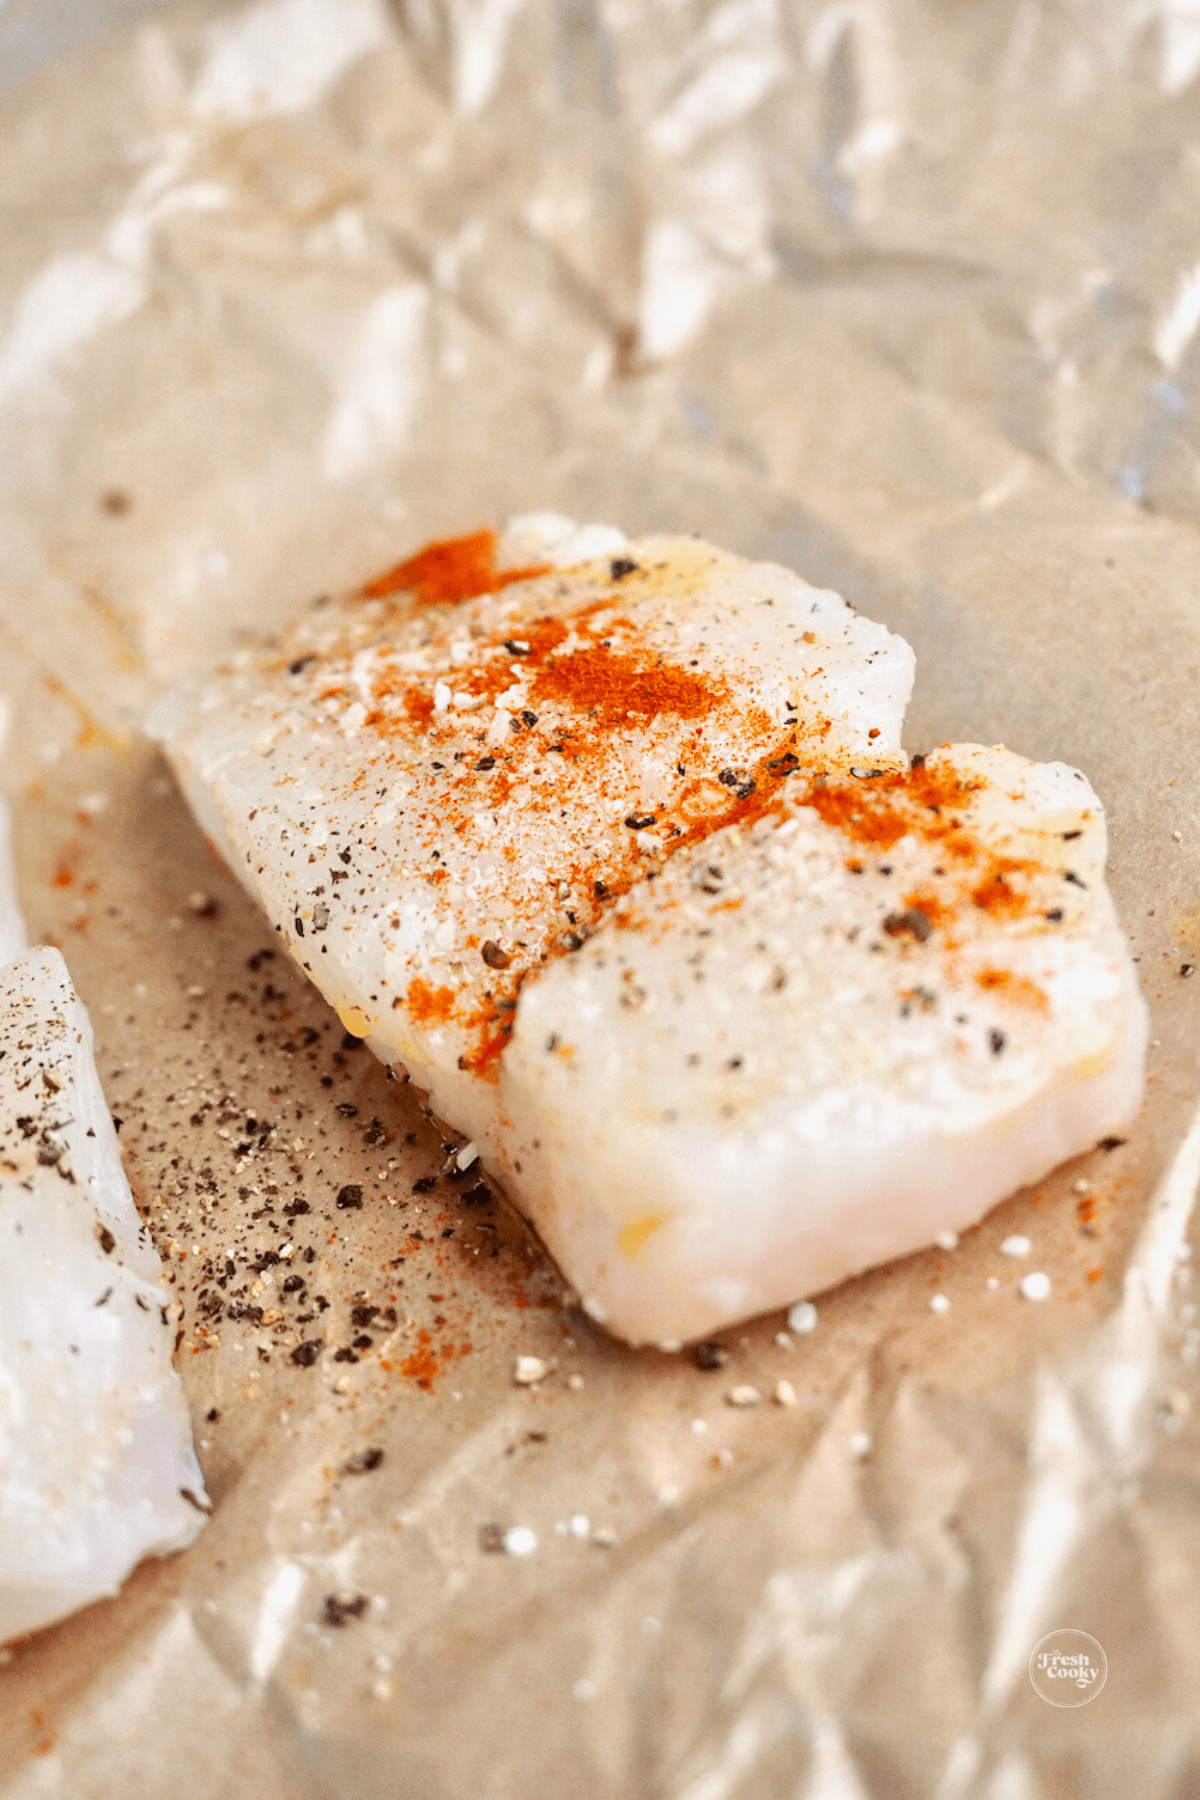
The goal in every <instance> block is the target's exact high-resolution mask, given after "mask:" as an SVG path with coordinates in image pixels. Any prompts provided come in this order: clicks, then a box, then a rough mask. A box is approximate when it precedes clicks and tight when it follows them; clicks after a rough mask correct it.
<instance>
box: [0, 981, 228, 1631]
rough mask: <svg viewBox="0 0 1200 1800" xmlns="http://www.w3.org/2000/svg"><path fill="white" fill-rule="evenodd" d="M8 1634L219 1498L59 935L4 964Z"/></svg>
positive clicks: (155, 1548) (1, 1406)
mask: <svg viewBox="0 0 1200 1800" xmlns="http://www.w3.org/2000/svg"><path fill="white" fill-rule="evenodd" d="M0 1051H2V1054H0V1642H3V1641H5V1640H7V1639H9V1638H13V1637H17V1636H20V1635H22V1634H24V1633H26V1632H30V1631H36V1630H38V1629H39V1628H40V1627H41V1626H43V1625H49V1624H52V1623H53V1622H54V1621H55V1620H56V1619H61V1618H63V1617H65V1616H66V1615H67V1614H68V1613H72V1612H75V1611H76V1610H77V1609H78V1608H79V1607H81V1606H87V1605H89V1604H90V1603H91V1602H92V1601H93V1600H99V1599H102V1598H104V1597H105V1596H107V1595H111V1594H115V1593H116V1592H117V1590H118V1589H119V1587H120V1585H121V1583H122V1582H123V1581H124V1579H125V1577H126V1576H127V1575H128V1574H129V1573H130V1571H131V1570H132V1569H133V1568H134V1566H135V1565H136V1564H137V1563H139V1562H140V1561H141V1560H142V1558H143V1557H144V1556H151V1555H154V1556H164V1555H166V1554H168V1553H169V1552H170V1551H173V1550H180V1549H182V1548H183V1547H184V1546H185V1545H186V1544H190V1543H191V1542H192V1540H193V1539H194V1538H195V1537H196V1535H197V1533H198V1532H199V1531H200V1530H201V1529H202V1527H203V1525H204V1522H205V1514H206V1513H207V1512H208V1511H209V1502H208V1499H207V1496H206V1495H205V1491H204V1478H203V1476H202V1475H201V1473H200V1468H199V1465H198V1463H197V1461H196V1456H195V1452H194V1450H193V1447H192V1432H191V1423H190V1420H189V1417H188V1409H187V1402H186V1400H185V1399H184V1394H183V1388H182V1386H181V1384H180V1381H179V1377H178V1375H177V1374H176V1372H175V1370H174V1368H173V1367H172V1363H171V1352H172V1346H173V1339H174V1331H175V1326H174V1323H173V1321H172V1313H171V1295H170V1290H169V1289H168V1288H167V1287H165V1285H164V1284H163V1281H162V1265H161V1264H160V1262H159V1259H158V1255H157V1252H156V1251H155V1249H154V1246H153V1244H152V1243H151V1241H150V1237H149V1233H148V1232H147V1230H146V1227H145V1226H144V1225H143V1224H142V1222H141V1220H140V1219H139V1217H138V1214H137V1210H136V1208H135V1206H134V1203H133V1196H132V1194H131V1193H130V1191H129V1183H128V1181H127V1179H126V1177H125V1171H124V1169H123V1168H122V1166H121V1157H120V1152H119V1150H118V1148H117V1137H116V1131H115V1130H114V1127H113V1123H112V1118H111V1116H110V1114H109V1111H108V1107H107V1105H106V1103H105V1099H104V1094H103V1092H102V1090H101V1087H100V1081H99V1078H98V1076H97V1074H96V1067H95V1063H94V1061H93V1055H92V1031H91V1024H90V1022H89V1020H88V1015H87V1011H86V1009H85V1007H84V1006H83V1003H82V1002H81V1001H80V999H79V997H78V995H77V994H76V993H75V991H74V988H73V986H72V984H71V978H70V975H69V974H68V972H67V968H66V964H65V963H64V962H63V959H62V957H61V956H60V955H59V953H58V951H57V950H50V949H40V950H33V951H30V952H29V953H28V954H27V955H25V956H21V957H18V958H17V959H16V960H15V961H12V962H10V963H9V964H8V966H7V967H6V968H4V969H2V970H0Z"/></svg>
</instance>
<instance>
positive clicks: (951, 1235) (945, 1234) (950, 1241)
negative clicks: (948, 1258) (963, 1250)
mask: <svg viewBox="0 0 1200 1800" xmlns="http://www.w3.org/2000/svg"><path fill="white" fill-rule="evenodd" d="M933 1241H934V1243H935V1244H936V1245H937V1247H938V1249H939V1250H957V1249H958V1233H957V1231H939V1232H938V1234H937V1236H936V1237H935V1238H934V1240H933Z"/></svg>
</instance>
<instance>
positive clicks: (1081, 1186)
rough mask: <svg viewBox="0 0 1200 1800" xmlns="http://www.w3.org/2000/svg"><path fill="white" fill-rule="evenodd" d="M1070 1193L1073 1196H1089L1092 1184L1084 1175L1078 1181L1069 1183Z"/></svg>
mask: <svg viewBox="0 0 1200 1800" xmlns="http://www.w3.org/2000/svg"><path fill="white" fill-rule="evenodd" d="M1071 1191H1072V1193H1075V1194H1090V1193H1091V1191H1092V1184H1091V1182H1090V1181H1089V1180H1088V1178H1087V1176H1086V1175H1081V1176H1080V1177H1079V1180H1078V1181H1073V1182H1072V1183H1071Z"/></svg>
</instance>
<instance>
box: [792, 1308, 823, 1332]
mask: <svg viewBox="0 0 1200 1800" xmlns="http://www.w3.org/2000/svg"><path fill="white" fill-rule="evenodd" d="M787 1322H788V1330H789V1331H800V1332H805V1331H815V1330H816V1329H817V1309H816V1307H815V1306H814V1305H813V1303H812V1301H811V1300H797V1302H796V1304H795V1306H791V1307H789V1308H788V1316H787Z"/></svg>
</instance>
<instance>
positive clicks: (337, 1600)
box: [321, 1594, 370, 1629]
mask: <svg viewBox="0 0 1200 1800" xmlns="http://www.w3.org/2000/svg"><path fill="white" fill-rule="evenodd" d="M369 1604H370V1602H369V1601H368V1599H367V1596H366V1595H365V1594H350V1595H348V1596H346V1597H345V1598H343V1597H342V1595H340V1594H326V1596H325V1600H324V1604H323V1605H322V1608H321V1617H322V1619H323V1620H324V1622H325V1624H326V1625H335V1626H337V1627H338V1628H339V1629H340V1628H341V1627H342V1626H344V1625H346V1624H348V1623H349V1621H350V1620H351V1619H361V1618H362V1616H363V1614H364V1613H365V1612H366V1610H367V1607H368V1606H369Z"/></svg>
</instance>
